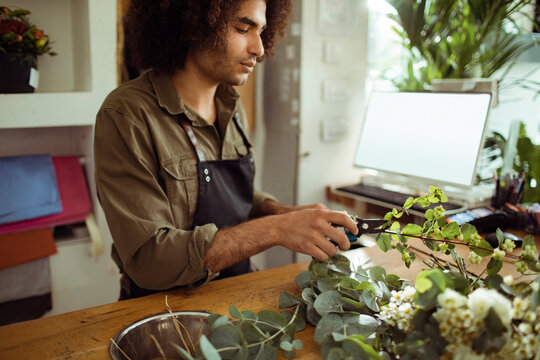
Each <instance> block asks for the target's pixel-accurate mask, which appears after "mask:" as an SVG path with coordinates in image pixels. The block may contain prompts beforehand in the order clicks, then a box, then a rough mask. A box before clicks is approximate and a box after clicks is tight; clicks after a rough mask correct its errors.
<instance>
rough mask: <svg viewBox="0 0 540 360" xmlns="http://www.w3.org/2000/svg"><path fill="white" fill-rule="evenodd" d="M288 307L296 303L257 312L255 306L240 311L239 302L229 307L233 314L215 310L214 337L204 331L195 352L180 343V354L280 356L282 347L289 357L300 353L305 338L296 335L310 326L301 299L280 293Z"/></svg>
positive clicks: (191, 359)
mask: <svg viewBox="0 0 540 360" xmlns="http://www.w3.org/2000/svg"><path fill="white" fill-rule="evenodd" d="M280 301H282V302H283V305H286V307H294V312H293V313H290V312H288V311H284V312H282V313H278V312H275V311H270V310H262V311H260V312H259V313H257V314H255V313H254V312H253V311H251V310H245V311H242V312H241V311H240V310H239V309H238V308H237V307H236V306H234V305H231V306H230V307H229V314H230V318H229V317H227V316H225V315H220V314H211V315H209V316H208V318H207V321H208V323H209V324H210V325H211V327H212V331H211V336H210V339H208V338H206V337H205V336H204V335H202V336H201V341H200V343H199V345H198V347H197V349H196V353H195V355H193V354H189V353H188V352H186V351H185V350H184V349H182V348H181V347H179V346H176V347H175V348H176V350H177V351H178V354H179V355H181V356H182V358H184V359H189V360H195V359H260V360H267V359H268V360H270V359H277V357H278V354H279V350H282V351H283V355H284V356H285V357H286V358H289V359H292V358H294V357H296V352H295V351H296V350H300V349H301V348H302V342H301V341H300V340H298V339H294V336H295V334H296V332H297V331H300V330H303V329H304V328H305V326H306V323H305V321H304V320H303V318H301V317H299V316H298V314H299V313H300V312H301V307H300V306H299V305H300V303H301V300H300V299H298V298H297V297H295V296H292V295H288V294H287V295H284V294H282V296H281V297H280Z"/></svg>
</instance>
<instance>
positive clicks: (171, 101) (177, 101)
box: [150, 71, 240, 115]
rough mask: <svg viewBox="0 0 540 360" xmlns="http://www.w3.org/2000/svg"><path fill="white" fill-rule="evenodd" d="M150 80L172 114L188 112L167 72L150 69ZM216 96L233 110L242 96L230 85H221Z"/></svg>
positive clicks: (163, 104) (158, 96) (157, 95)
mask: <svg viewBox="0 0 540 360" xmlns="http://www.w3.org/2000/svg"><path fill="white" fill-rule="evenodd" d="M150 81H151V82H152V85H153V87H154V91H155V92H156V97H157V100H158V103H159V106H161V107H162V108H164V109H166V110H167V112H169V113H170V114H171V115H178V114H181V113H184V112H186V108H185V106H184V103H183V102H182V99H181V98H180V97H179V96H178V93H177V92H176V88H175V87H174V84H173V82H172V80H171V77H170V76H169V75H168V74H167V73H156V72H155V71H150ZM216 97H217V99H218V100H219V101H220V102H223V103H224V104H226V106H227V107H230V108H231V110H234V109H235V108H236V101H237V100H238V98H239V97H240V95H239V94H238V92H237V91H236V89H234V87H232V86H230V85H219V86H218V88H217V91H216Z"/></svg>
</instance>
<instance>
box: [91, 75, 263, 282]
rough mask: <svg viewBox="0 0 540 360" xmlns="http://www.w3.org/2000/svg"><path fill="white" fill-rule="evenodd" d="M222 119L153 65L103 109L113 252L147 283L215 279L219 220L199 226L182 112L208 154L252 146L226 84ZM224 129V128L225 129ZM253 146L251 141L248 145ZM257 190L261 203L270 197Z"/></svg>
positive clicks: (101, 190) (106, 206)
mask: <svg viewBox="0 0 540 360" xmlns="http://www.w3.org/2000/svg"><path fill="white" fill-rule="evenodd" d="M216 107H217V125H218V126H219V129H220V131H218V130H217V129H216V128H215V126H214V125H212V124H210V123H208V122H207V121H206V120H204V119H203V118H201V117H200V116H199V115H198V114H197V113H196V112H195V111H193V110H191V109H189V108H188V107H187V106H185V105H184V104H183V103H182V100H181V99H180V98H179V96H178V94H177V92H176V89H175V87H174V85H173V83H172V81H171V79H170V77H169V76H168V75H165V74H160V75H157V74H156V73H154V72H152V71H150V72H147V73H145V74H143V75H142V76H141V77H139V78H137V79H135V80H132V81H129V82H126V83H124V84H122V85H121V86H119V87H118V88H117V89H116V90H114V91H113V92H111V93H110V94H109V96H108V97H107V98H106V99H105V101H104V103H103V105H102V107H101V109H100V110H99V112H98V114H97V120H96V126H95V137H94V156H95V164H96V174H95V175H96V184H97V190H98V196H99V200H100V203H101V205H102V207H103V210H104V211H105V215H106V218H107V222H108V225H109V229H110V231H111V234H112V237H113V241H114V244H113V247H112V257H113V259H114V260H115V262H116V263H117V265H118V266H119V268H120V270H121V271H122V272H125V273H126V274H127V275H128V276H129V277H130V278H131V279H132V280H133V281H134V282H135V283H136V284H137V285H138V286H140V287H142V288H146V289H154V290H161V289H168V288H171V287H174V286H182V285H188V284H194V283H196V282H200V281H204V280H205V279H207V280H208V279H210V278H211V277H213V276H215V275H216V274H210V275H209V271H208V270H207V269H206V268H205V266H204V256H205V253H206V251H207V249H208V248H209V246H210V244H211V243H212V241H213V239H214V235H215V233H216V232H217V230H218V229H217V227H216V225H215V224H206V225H203V226H197V227H195V228H192V224H193V221H194V216H195V209H196V207H197V193H198V187H199V186H198V177H197V161H198V160H197V156H196V153H195V150H194V149H193V146H192V144H191V143H190V141H189V139H188V137H187V135H186V133H185V131H184V129H183V128H182V126H180V124H179V123H178V117H180V116H182V117H185V118H187V119H188V120H189V121H190V122H191V123H192V127H193V131H194V133H195V136H196V137H197V140H198V141H199V143H200V145H201V147H202V150H203V152H204V155H205V158H206V160H207V161H208V160H227V159H238V158H241V157H243V156H245V155H247V153H248V152H249V150H250V149H249V148H250V147H251V145H250V144H246V143H245V141H244V139H243V137H242V135H241V133H240V132H239V130H238V128H237V127H236V125H235V124H234V120H232V117H233V115H234V113H235V112H239V114H240V116H241V119H242V122H243V123H244V124H246V121H245V113H244V110H243V107H242V104H241V102H240V100H239V96H238V93H237V92H236V91H235V90H234V89H233V88H232V87H230V86H223V85H222V86H219V87H218V90H217V93H216ZM220 134H221V135H220ZM246 145H247V146H246ZM266 199H274V198H273V197H272V196H271V195H269V194H265V193H262V192H259V191H255V193H254V204H253V206H254V209H256V208H257V207H258V206H259V205H260V204H261V203H262V202H263V201H264V200H266Z"/></svg>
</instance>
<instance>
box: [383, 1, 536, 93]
mask: <svg viewBox="0 0 540 360" xmlns="http://www.w3.org/2000/svg"><path fill="white" fill-rule="evenodd" d="M387 2H388V3H389V4H390V5H392V6H393V7H394V8H395V10H396V11H397V15H391V16H390V18H391V19H392V20H394V22H395V26H394V31H395V32H396V33H397V34H398V35H399V37H400V38H401V41H402V44H403V46H404V47H405V48H406V49H407V51H408V58H407V68H406V70H405V73H406V76H404V77H402V78H399V79H393V81H394V83H395V85H396V86H397V87H398V88H400V89H402V90H428V89H429V87H430V84H431V81H432V80H433V79H450V78H453V79H458V78H476V77H482V78H489V77H491V76H492V75H493V74H494V73H495V72H496V71H497V70H499V69H501V68H502V67H503V66H505V65H508V64H512V63H513V62H515V60H516V59H517V58H518V57H519V56H520V55H521V54H522V53H523V52H524V51H526V50H528V49H529V48H531V47H532V46H534V45H535V43H534V41H533V40H532V39H529V38H525V37H523V36H521V30H520V29H519V28H518V27H517V24H516V23H515V22H514V21H513V20H512V17H513V16H515V15H517V14H521V13H522V11H523V8H524V7H525V6H527V5H528V4H532V3H534V1H533V0H517V1H507V0H475V1H471V0H387Z"/></svg>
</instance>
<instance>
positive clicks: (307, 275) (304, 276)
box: [296, 271, 314, 289]
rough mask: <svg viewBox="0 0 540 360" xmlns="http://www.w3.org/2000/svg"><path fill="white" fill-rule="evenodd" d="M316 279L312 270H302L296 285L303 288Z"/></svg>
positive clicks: (297, 277)
mask: <svg viewBox="0 0 540 360" xmlns="http://www.w3.org/2000/svg"><path fill="white" fill-rule="evenodd" d="M313 279H314V276H313V273H312V272H311V271H302V272H301V273H300V274H298V275H297V276H296V285H297V286H298V287H299V288H300V289H303V288H305V287H307V286H308V284H309V282H310V281H312V280H313Z"/></svg>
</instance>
